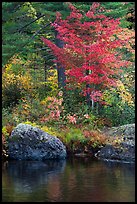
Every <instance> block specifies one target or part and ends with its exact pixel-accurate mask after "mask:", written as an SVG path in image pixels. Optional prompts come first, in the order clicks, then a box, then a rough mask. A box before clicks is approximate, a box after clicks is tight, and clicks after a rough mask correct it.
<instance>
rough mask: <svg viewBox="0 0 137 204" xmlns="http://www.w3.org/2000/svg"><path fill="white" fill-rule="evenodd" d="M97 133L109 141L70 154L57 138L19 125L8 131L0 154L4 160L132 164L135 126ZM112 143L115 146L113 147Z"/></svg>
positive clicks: (109, 129)
mask: <svg viewBox="0 0 137 204" xmlns="http://www.w3.org/2000/svg"><path fill="white" fill-rule="evenodd" d="M101 132H102V134H105V135H106V136H107V137H108V138H110V141H109V140H108V142H107V143H106V145H104V146H103V147H101V148H96V149H95V148H91V147H90V148H89V149H87V151H86V152H85V151H82V150H81V151H79V152H75V153H74V152H68V151H67V148H66V147H65V145H64V144H63V143H62V142H61V141H60V140H59V139H58V138H57V137H55V136H51V135H49V134H48V133H46V132H44V131H42V130H40V129H39V128H36V127H32V126H31V125H27V124H19V125H18V126H17V127H16V128H15V129H14V130H13V131H12V133H11V137H10V138H9V141H8V150H7V153H6V152H5V153H4V152H3V155H2V157H3V159H4V160H7V159H8V160H9V159H16V160H44V159H65V158H66V157H68V156H76V157H96V158H98V159H99V160H105V161H117V162H126V163H134V162H135V124H127V125H123V126H119V127H112V128H107V129H106V128H104V129H103V130H102V131H101ZM115 140H117V145H116V144H115V145H114V144H113V141H115ZM4 151H5V150H4ZM7 154H8V155H7Z"/></svg>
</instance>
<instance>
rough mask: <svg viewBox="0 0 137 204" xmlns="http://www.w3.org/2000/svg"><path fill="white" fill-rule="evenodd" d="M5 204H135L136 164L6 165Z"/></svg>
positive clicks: (74, 160) (77, 161)
mask: <svg viewBox="0 0 137 204" xmlns="http://www.w3.org/2000/svg"><path fill="white" fill-rule="evenodd" d="M2 201H3V202H18V201H20V202H27V201H28V202H135V168H134V164H124V163H114V162H103V161H97V160H93V159H91V158H71V159H67V160H61V161H44V162H41V161H9V162H5V163H4V164H3V168H2Z"/></svg>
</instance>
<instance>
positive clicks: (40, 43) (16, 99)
mask: <svg viewBox="0 0 137 204" xmlns="http://www.w3.org/2000/svg"><path fill="white" fill-rule="evenodd" d="M120 8H121V9H120ZM134 9H135V8H134V2H101V3H100V4H99V3H97V2H73V3H72V4H71V3H65V2H58V4H57V3H56V2H3V3H2V10H3V14H2V32H3V42H2V43H3V67H2V142H3V150H4V151H5V149H7V148H8V147H7V143H6V141H7V139H8V137H10V134H11V131H12V130H13V129H14V127H16V126H17V125H18V124H19V123H26V124H31V125H33V126H37V127H40V128H41V129H42V130H44V131H46V132H48V133H49V134H51V135H56V136H58V137H59V138H60V139H61V140H62V141H63V142H64V143H65V144H66V146H67V148H68V150H70V151H77V150H78V149H79V148H81V147H82V148H83V151H85V152H86V149H87V148H89V147H90V146H92V147H95V148H96V147H99V146H102V145H104V144H106V143H108V137H106V136H105V135H103V134H102V133H101V130H102V129H103V128H104V126H105V127H106V126H107V127H112V126H119V125H125V124H130V123H134V122H135V87H134V86H135V66H134V61H135V59H134V51H135V44H134V41H135V26H134V24H135V17H134V16H135V11H134ZM56 11H58V12H56ZM113 143H115V144H117V143H118V141H113Z"/></svg>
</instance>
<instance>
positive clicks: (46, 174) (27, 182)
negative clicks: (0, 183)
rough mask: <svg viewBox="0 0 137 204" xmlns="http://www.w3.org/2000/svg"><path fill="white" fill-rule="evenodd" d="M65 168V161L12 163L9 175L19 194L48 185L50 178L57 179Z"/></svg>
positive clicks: (8, 171) (8, 169)
mask: <svg viewBox="0 0 137 204" xmlns="http://www.w3.org/2000/svg"><path fill="white" fill-rule="evenodd" d="M64 167H65V160H57V161H55V160H50V161H48V160H47V161H43V162H42V161H10V162H9V163H8V166H7V170H6V171H7V174H8V177H9V178H12V182H13V183H14V189H15V191H17V192H32V191H33V190H34V189H36V188H37V187H38V186H39V185H43V184H46V183H47V182H48V180H49V178H50V177H56V175H57V174H59V173H61V172H62V171H63V170H64Z"/></svg>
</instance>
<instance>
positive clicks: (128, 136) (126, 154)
mask: <svg viewBox="0 0 137 204" xmlns="http://www.w3.org/2000/svg"><path fill="white" fill-rule="evenodd" d="M103 133H104V132H103ZM105 134H106V135H107V136H109V137H111V139H112V141H113V139H114V140H115V138H116V137H119V138H120V140H121V141H120V143H119V144H118V145H117V146H114V145H113V144H106V145H105V147H102V148H101V150H99V151H98V152H97V154H96V157H98V158H99V159H101V160H108V161H110V160H113V161H114V160H115V161H116V160H117V161H122V162H130V163H131V162H135V124H128V125H122V126H119V127H112V128H109V129H108V130H105Z"/></svg>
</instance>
